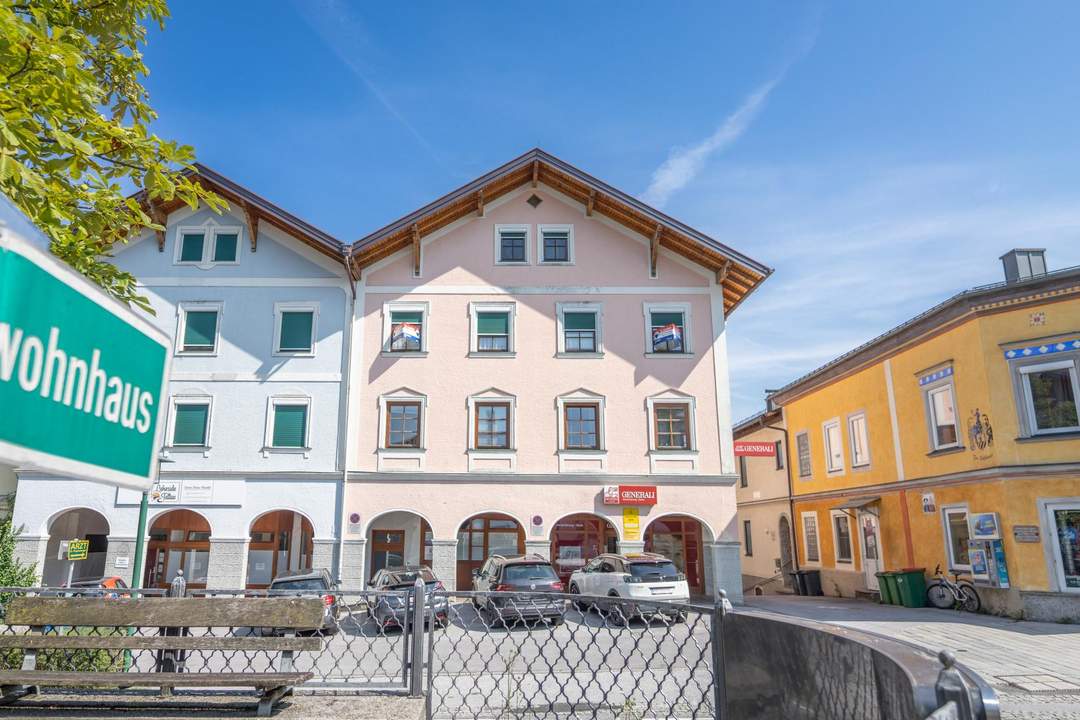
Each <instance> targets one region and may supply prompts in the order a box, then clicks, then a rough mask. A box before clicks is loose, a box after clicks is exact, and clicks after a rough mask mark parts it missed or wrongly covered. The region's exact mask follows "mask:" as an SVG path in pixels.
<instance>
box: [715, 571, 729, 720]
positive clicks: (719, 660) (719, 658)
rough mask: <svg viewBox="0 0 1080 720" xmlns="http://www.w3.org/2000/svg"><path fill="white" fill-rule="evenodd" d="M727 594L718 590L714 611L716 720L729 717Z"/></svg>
mask: <svg viewBox="0 0 1080 720" xmlns="http://www.w3.org/2000/svg"><path fill="white" fill-rule="evenodd" d="M726 604H727V593H726V592H724V591H723V590H718V591H717V593H716V599H715V600H714V601H713V609H712V661H713V677H714V680H713V702H714V703H715V704H716V715H715V717H716V720H723V718H724V717H726V716H727V673H726V672H725V670H724V613H725V610H724V606H725V605H726Z"/></svg>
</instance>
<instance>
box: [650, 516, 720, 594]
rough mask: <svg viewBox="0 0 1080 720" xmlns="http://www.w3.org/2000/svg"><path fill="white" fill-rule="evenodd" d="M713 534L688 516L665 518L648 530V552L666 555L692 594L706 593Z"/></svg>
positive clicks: (654, 523)
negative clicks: (708, 550)
mask: <svg viewBox="0 0 1080 720" xmlns="http://www.w3.org/2000/svg"><path fill="white" fill-rule="evenodd" d="M711 540H712V533H711V532H709V529H708V528H706V527H705V526H704V525H702V524H701V523H700V522H698V521H697V520H695V519H694V518H692V517H689V516H687V515H664V516H662V517H659V518H657V519H656V520H653V521H652V522H651V523H649V526H648V527H647V528H646V529H645V552H654V553H659V554H661V555H663V556H664V557H666V558H668V559H670V560H671V561H672V562H673V563H675V567H677V568H678V569H679V572H682V573H685V574H686V583H687V584H688V585H689V586H690V592H691V593H692V594H695V595H701V594H703V593H704V592H705V548H704V543H705V542H709V541H711Z"/></svg>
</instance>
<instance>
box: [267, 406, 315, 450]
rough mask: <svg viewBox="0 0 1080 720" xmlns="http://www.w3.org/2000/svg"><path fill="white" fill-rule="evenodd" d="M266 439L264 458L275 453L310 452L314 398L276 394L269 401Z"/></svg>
mask: <svg viewBox="0 0 1080 720" xmlns="http://www.w3.org/2000/svg"><path fill="white" fill-rule="evenodd" d="M266 403H267V405H266V436H265V439H264V441H263V457H268V456H269V454H270V453H272V452H279V453H280V452H287V453H303V455H304V457H305V458H306V457H308V455H309V453H310V452H311V398H310V397H308V396H307V395H274V396H271V397H269V398H267V401H266Z"/></svg>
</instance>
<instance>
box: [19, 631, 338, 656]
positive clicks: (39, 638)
mask: <svg viewBox="0 0 1080 720" xmlns="http://www.w3.org/2000/svg"><path fill="white" fill-rule="evenodd" d="M6 648H25V649H28V650H55V649H59V650H205V651H208V652H209V651H216V650H224V651H241V650H243V651H259V650H265V651H267V652H283V651H286V650H290V651H293V652H318V651H319V650H321V649H322V638H318V637H296V638H285V637H257V636H256V637H197V636H194V637H193V636H189V637H159V636H154V637H127V636H124V635H109V636H102V635H0V649H6Z"/></svg>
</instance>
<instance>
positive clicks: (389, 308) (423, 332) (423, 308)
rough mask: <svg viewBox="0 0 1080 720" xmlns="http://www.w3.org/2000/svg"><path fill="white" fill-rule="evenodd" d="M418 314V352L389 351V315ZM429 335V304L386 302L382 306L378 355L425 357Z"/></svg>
mask: <svg viewBox="0 0 1080 720" xmlns="http://www.w3.org/2000/svg"><path fill="white" fill-rule="evenodd" d="M395 311H398V312H418V313H420V324H421V325H422V327H421V329H420V349H419V350H391V349H390V339H391V338H390V325H391V322H390V321H391V313H393V312H395ZM430 334H431V303H429V302H427V301H423V302H387V303H383V306H382V351H381V353H380V355H381V356H382V357H387V358H407V357H427V354H428V335H430Z"/></svg>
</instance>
